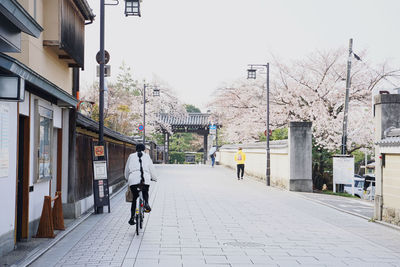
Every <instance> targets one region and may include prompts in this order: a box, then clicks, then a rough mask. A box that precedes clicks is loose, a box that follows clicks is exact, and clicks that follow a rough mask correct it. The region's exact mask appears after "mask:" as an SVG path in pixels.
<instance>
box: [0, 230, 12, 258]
mask: <svg viewBox="0 0 400 267" xmlns="http://www.w3.org/2000/svg"><path fill="white" fill-rule="evenodd" d="M13 249H14V231H9V232H7V233H5V234H2V235H1V236H0V257H2V256H4V255H6V254H7V253H9V252H10V251H12V250H13Z"/></svg>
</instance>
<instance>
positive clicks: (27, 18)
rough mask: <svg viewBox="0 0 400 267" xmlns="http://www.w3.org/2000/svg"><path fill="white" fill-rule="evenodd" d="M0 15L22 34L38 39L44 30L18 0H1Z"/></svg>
mask: <svg viewBox="0 0 400 267" xmlns="http://www.w3.org/2000/svg"><path fill="white" fill-rule="evenodd" d="M0 13H1V14H3V15H4V16H5V17H6V18H7V19H8V20H9V21H11V22H12V23H13V24H14V25H15V26H16V27H17V28H18V29H20V30H21V31H22V32H24V33H27V34H29V35H31V36H33V37H36V38H38V37H39V36H40V33H41V32H42V31H43V28H42V27H41V26H40V25H39V23H37V22H36V20H35V19H34V18H33V17H32V16H31V15H29V13H28V12H27V11H26V10H25V9H24V8H23V7H22V6H21V5H20V4H19V3H18V2H17V1H16V0H0Z"/></svg>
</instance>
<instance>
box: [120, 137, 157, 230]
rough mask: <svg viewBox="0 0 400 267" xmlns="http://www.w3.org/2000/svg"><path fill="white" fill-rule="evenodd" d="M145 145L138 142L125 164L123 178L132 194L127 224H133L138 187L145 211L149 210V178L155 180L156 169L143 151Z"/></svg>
mask: <svg viewBox="0 0 400 267" xmlns="http://www.w3.org/2000/svg"><path fill="white" fill-rule="evenodd" d="M144 150H145V146H144V145H143V144H138V145H137V146H136V153H132V154H130V155H129V157H128V160H127V162H126V166H125V179H126V180H128V186H129V187H130V189H131V191H132V194H133V201H132V206H131V218H130V220H129V224H130V225H133V224H135V210H136V199H137V198H138V197H139V191H138V189H140V188H141V189H142V193H143V199H144V202H145V212H150V211H151V208H150V205H149V187H150V180H151V181H157V175H156V171H155V168H154V165H153V161H152V160H151V158H150V156H149V155H148V154H146V153H143V151H144Z"/></svg>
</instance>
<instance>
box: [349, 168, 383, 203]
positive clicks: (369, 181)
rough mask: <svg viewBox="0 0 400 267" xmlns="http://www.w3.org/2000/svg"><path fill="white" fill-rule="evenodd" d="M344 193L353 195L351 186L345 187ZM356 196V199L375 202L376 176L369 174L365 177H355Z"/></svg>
mask: <svg viewBox="0 0 400 267" xmlns="http://www.w3.org/2000/svg"><path fill="white" fill-rule="evenodd" d="M344 192H346V193H348V194H352V193H353V192H352V188H351V184H345V185H344ZM354 195H355V196H356V197H359V198H362V199H367V200H374V198H375V176H374V175H372V174H367V175H365V176H363V177H361V176H359V175H355V176H354Z"/></svg>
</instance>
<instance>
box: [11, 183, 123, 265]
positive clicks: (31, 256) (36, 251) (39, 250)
mask: <svg viewBox="0 0 400 267" xmlns="http://www.w3.org/2000/svg"><path fill="white" fill-rule="evenodd" d="M125 188H126V186H125V185H124V186H122V187H121V188H120V189H118V190H117V191H116V192H115V193H113V194H112V195H111V196H110V200H111V199H113V198H114V197H115V196H117V195H118V194H119V193H121V191H123V190H124V189H125ZM92 208H93V207H92ZM92 208H90V209H89V210H88V211H87V212H86V213H84V214H83V215H82V216H81V217H79V218H77V219H76V220H75V221H74V222H73V223H72V224H71V226H69V227H68V228H67V229H66V230H65V231H61V232H60V233H58V234H57V235H56V237H55V238H54V239H53V240H52V241H50V242H49V243H48V244H45V245H43V248H40V247H39V248H37V249H34V250H33V251H32V252H30V253H29V254H28V256H27V257H26V258H25V259H23V260H21V261H18V262H16V263H14V264H12V265H11V267H15V266H24V267H25V266H28V265H30V264H32V263H33V262H34V261H36V260H37V259H38V258H39V257H40V256H42V255H43V254H44V253H46V252H47V251H48V250H49V249H51V248H52V247H53V246H54V245H56V244H57V243H58V242H60V241H61V240H62V239H63V238H64V237H65V236H67V235H68V234H69V233H70V232H72V231H73V230H74V229H75V228H76V227H78V226H79V225H80V224H81V223H83V222H84V221H85V220H86V219H87V218H89V217H90V216H91V215H93V211H91V209H92Z"/></svg>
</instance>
